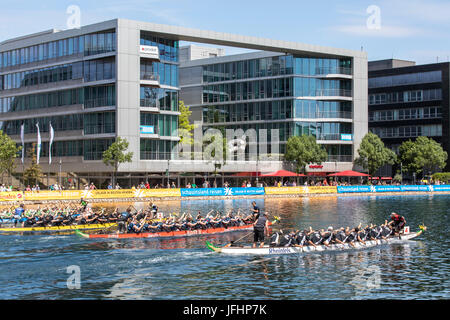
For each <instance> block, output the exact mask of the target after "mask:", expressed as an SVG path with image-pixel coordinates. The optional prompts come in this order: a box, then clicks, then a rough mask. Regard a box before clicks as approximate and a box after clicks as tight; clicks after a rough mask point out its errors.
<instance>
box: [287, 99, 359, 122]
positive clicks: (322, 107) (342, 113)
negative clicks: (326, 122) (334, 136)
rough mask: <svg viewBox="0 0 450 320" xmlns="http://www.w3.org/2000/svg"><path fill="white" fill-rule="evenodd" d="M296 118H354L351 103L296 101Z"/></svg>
mask: <svg viewBox="0 0 450 320" xmlns="http://www.w3.org/2000/svg"><path fill="white" fill-rule="evenodd" d="M295 118H307V119H314V118H345V119H351V118H352V103H351V102H349V101H344V102H337V101H314V100H295Z"/></svg>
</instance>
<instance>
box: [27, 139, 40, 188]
mask: <svg viewBox="0 0 450 320" xmlns="http://www.w3.org/2000/svg"><path fill="white" fill-rule="evenodd" d="M27 157H28V158H31V164H30V166H29V167H28V168H27V169H25V171H24V172H23V180H24V184H25V185H30V184H35V183H36V184H38V183H39V178H40V177H41V174H42V168H41V166H40V165H39V164H38V163H37V156H36V143H33V144H32V145H31V148H30V149H28V150H27Z"/></svg>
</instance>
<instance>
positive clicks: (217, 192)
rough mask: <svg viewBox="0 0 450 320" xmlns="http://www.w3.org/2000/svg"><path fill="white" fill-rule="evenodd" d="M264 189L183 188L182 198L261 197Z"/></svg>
mask: <svg viewBox="0 0 450 320" xmlns="http://www.w3.org/2000/svg"><path fill="white" fill-rule="evenodd" d="M263 194H264V188H262V187H260V188H199V189H197V188H183V189H181V196H182V197H213V196H245V195H247V196H248V195H263Z"/></svg>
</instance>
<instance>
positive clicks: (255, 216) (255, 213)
mask: <svg viewBox="0 0 450 320" xmlns="http://www.w3.org/2000/svg"><path fill="white" fill-rule="evenodd" d="M252 206H253V208H252V209H250V210H251V211H252V213H253V219H254V221H256V220H258V218H259V215H260V214H261V210H260V209H259V207H258V206H257V205H256V202H255V201H252Z"/></svg>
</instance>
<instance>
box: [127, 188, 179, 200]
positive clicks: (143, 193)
mask: <svg viewBox="0 0 450 320" xmlns="http://www.w3.org/2000/svg"><path fill="white" fill-rule="evenodd" d="M134 192H135V197H136V198H141V197H145V198H152V197H155V198H164V197H181V189H140V190H134Z"/></svg>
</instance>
